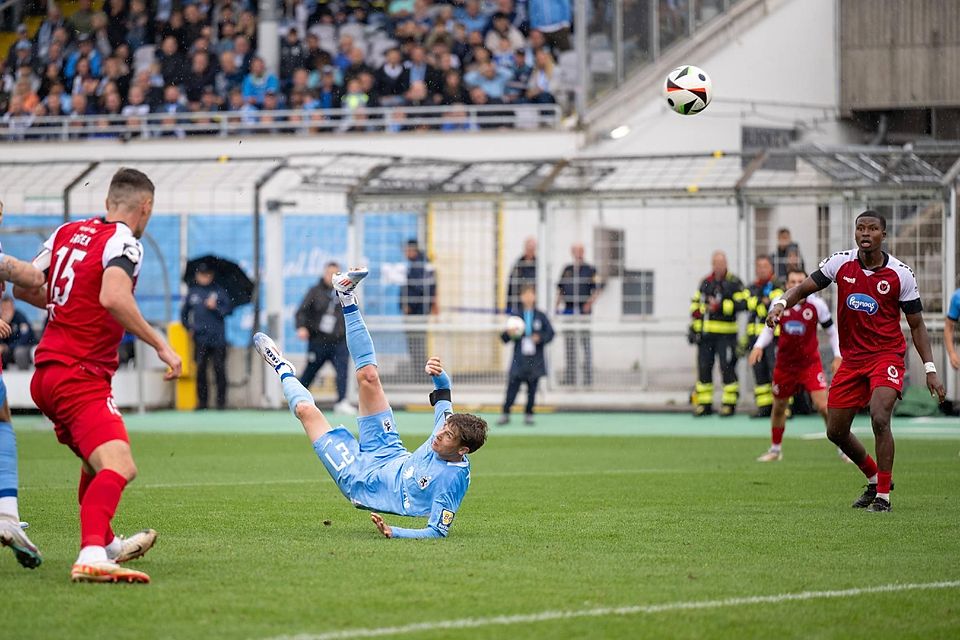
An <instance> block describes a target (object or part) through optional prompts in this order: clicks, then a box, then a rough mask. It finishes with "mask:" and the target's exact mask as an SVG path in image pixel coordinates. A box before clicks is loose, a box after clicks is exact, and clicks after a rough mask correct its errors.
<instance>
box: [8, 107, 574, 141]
mask: <svg viewBox="0 0 960 640" xmlns="http://www.w3.org/2000/svg"><path fill="white" fill-rule="evenodd" d="M561 115H562V113H561V109H560V107H559V106H557V105H555V104H545V105H530V104H517V105H453V106H437V107H359V108H355V109H322V110H306V109H297V110H282V111H257V110H251V111H215V112H187V113H148V114H142V115H141V114H131V115H122V114H103V115H89V116H37V115H34V114H32V113H23V114H19V115H17V114H7V116H5V117H4V118H3V119H2V120H0V140H4V141H6V142H18V141H38V140H49V141H67V140H80V139H91V138H120V139H124V140H129V139H134V138H141V139H142V138H184V137H187V136H201V135H202V136H231V135H233V136H237V135H251V134H285V135H314V134H324V133H350V132H353V133H399V132H402V131H479V130H482V129H498V128H509V129H522V130H530V129H540V128H550V129H556V128H558V127H559V126H560V120H561Z"/></svg>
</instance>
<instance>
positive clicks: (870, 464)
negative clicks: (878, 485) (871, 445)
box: [860, 453, 879, 480]
mask: <svg viewBox="0 0 960 640" xmlns="http://www.w3.org/2000/svg"><path fill="white" fill-rule="evenodd" d="M860 471H863V475H865V476H867V480H869V479H870V478H872V477H873V476H875V475H876V474H877V463H876V462H874V461H873V458H872V457H870V454H869V453H868V454H867V459H866V460H864V461H863V464H861V465H860ZM878 479H879V478H878Z"/></svg>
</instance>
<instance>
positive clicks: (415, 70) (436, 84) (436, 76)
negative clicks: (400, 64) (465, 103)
mask: <svg viewBox="0 0 960 640" xmlns="http://www.w3.org/2000/svg"><path fill="white" fill-rule="evenodd" d="M406 67H407V72H408V74H409V81H410V83H411V84H412V83H414V82H425V83H426V85H427V90H428V91H429V93H430V94H434V93H440V92H441V90H442V89H443V76H442V75H441V74H440V72H439V71H437V70H436V69H434V68H433V66H432V65H430V64H429V63H428V62H427V52H426V50H425V49H424V48H423V46H422V45H420V44H414V45H413V46H412V47H411V48H410V60H409V61H408V62H407V63H406Z"/></svg>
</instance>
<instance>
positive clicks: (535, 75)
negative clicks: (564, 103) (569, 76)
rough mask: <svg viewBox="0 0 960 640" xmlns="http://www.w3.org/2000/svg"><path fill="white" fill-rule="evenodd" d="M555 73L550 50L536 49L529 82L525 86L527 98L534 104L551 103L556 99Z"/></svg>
mask: <svg viewBox="0 0 960 640" xmlns="http://www.w3.org/2000/svg"><path fill="white" fill-rule="evenodd" d="M555 77H556V74H555V72H554V65H553V56H552V55H551V54H550V50H549V49H546V48H543V49H540V50H539V51H537V54H536V58H535V62H534V67H533V72H532V73H531V74H530V84H529V85H528V87H527V100H529V101H530V102H532V103H534V104H553V103H555V102H556V99H555V98H554V97H553V92H554V91H556V89H555V86H556V79H555Z"/></svg>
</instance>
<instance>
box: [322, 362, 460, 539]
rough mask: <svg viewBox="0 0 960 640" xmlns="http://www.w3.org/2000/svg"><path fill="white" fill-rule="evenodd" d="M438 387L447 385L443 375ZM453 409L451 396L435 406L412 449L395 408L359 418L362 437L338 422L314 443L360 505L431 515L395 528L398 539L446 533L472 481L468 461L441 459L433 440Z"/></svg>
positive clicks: (344, 490) (340, 483) (342, 488)
mask: <svg viewBox="0 0 960 640" xmlns="http://www.w3.org/2000/svg"><path fill="white" fill-rule="evenodd" d="M443 378H444V380H443V382H442V383H441V382H437V385H438V388H449V387H448V386H439V385H440V384H446V385H449V380H448V379H446V376H443ZM452 413H453V405H452V403H451V402H450V401H449V400H439V401H438V402H437V403H436V405H434V413H433V433H431V434H430V437H429V438H427V440H426V442H424V443H423V444H422V445H420V447H419V448H418V449H417V450H416V451H414V452H412V453H411V452H409V451H407V449H406V448H405V447H404V446H403V443H402V442H401V440H400V435H399V434H398V433H397V425H396V420H395V418H394V415H393V410H392V409H388V410H386V411H384V412H382V413H379V414H376V415H372V416H362V417H360V418H358V419H357V423H358V424H359V426H360V441H359V442H358V441H357V440H356V438H354V437H353V435H352V434H351V433H350V432H349V431H347V429H345V428H344V427H342V426H341V427H337V428H336V429H333V430H332V431H330V432H329V433H327V434H326V435H324V436H322V437H321V438H319V439H318V440H316V441H315V442H314V443H313V448H314V451H316V453H317V455H318V456H319V457H320V460H321V461H322V462H323V464H324V466H325V467H326V468H327V471H329V472H330V475H331V476H332V477H333V479H334V480H335V481H336V483H337V486H338V487H339V488H340V491H341V492H342V493H343V495H344V496H346V497H347V499H349V500H350V501H351V502H352V503H353V505H354V506H356V507H357V508H358V509H369V510H372V511H383V512H387V513H394V514H397V515H401V516H429V520H428V521H427V526H426V527H425V528H423V529H403V528H401V527H392V529H393V537H395V538H436V537H443V536H446V535H447V534H448V533H449V531H450V525H451V524H452V523H453V519H454V517H455V516H456V513H457V509H459V507H460V503H461V502H462V501H463V497H464V495H466V493H467V489H468V488H469V486H470V461H469V460H468V459H467V456H464V457H463V460H462V461H460V462H448V461H446V460H443V459H441V458H440V457H439V456H438V455H437V454H436V452H434V450H433V446H432V445H433V439H434V437H435V436H436V434H437V431H439V430H440V428H441V427H443V425H444V423H445V422H446V420H447V417H448V416H449V415H451V414H452Z"/></svg>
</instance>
